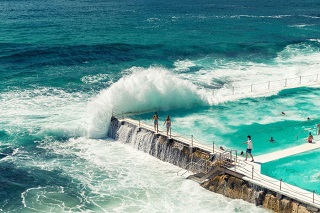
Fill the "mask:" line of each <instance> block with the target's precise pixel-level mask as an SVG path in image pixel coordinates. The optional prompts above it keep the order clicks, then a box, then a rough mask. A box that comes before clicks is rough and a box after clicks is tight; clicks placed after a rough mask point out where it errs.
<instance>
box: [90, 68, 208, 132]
mask: <svg viewBox="0 0 320 213" xmlns="http://www.w3.org/2000/svg"><path fill="white" fill-rule="evenodd" d="M200 91H201V90H198V89H197V87H196V86H195V85H194V84H192V83H190V82H189V81H187V80H182V79H180V78H179V77H178V76H177V75H175V74H172V73H171V72H170V71H168V70H166V69H164V68H156V67H150V68H148V69H143V68H136V69H135V70H134V71H133V72H132V73H131V74H129V75H127V76H124V77H123V78H121V79H120V80H119V81H118V82H116V83H114V84H113V85H112V86H111V87H109V88H107V89H105V90H103V91H101V92H100V94H99V95H97V96H96V97H95V98H94V99H93V100H92V101H91V102H90V103H89V105H88V109H89V114H90V115H91V118H90V121H89V127H88V137H91V138H103V137H105V136H106V135H107V130H108V128H109V124H110V118H111V116H112V113H113V112H114V111H117V112H118V113H119V112H120V113H121V112H143V111H150V110H161V109H162V110H164V109H174V108H184V107H190V106H192V105H205V104H206V103H207V102H206V99H205V97H204V96H203V95H202V93H201V92H200Z"/></svg>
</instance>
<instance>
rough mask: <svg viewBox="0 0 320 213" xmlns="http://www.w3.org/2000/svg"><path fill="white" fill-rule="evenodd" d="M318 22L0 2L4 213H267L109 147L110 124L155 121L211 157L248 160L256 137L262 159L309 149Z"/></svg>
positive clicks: (299, 15)
mask: <svg viewBox="0 0 320 213" xmlns="http://www.w3.org/2000/svg"><path fill="white" fill-rule="evenodd" d="M318 8H320V2H319V1H318V0H305V1H299V0H292V1H284V0H277V1H275V0H260V1H249V0H241V1H239V0H224V1H220V0H210V1H209V0H199V1H191V0H179V1H177V0H173V1H172V0H171V1H169V0H160V1H154V0H149V1H144V0H130V1H129V0H120V1H115V0H108V1H106V0H94V1H93V0H50V1H48V0H44V1H40V0H26V1H21V0H10V1H9V0H0V32H1V33H0V79H1V84H0V211H2V212H230V213H231V212H243V213H244V212H266V210H264V209H262V208H260V207H256V206H254V205H253V204H249V203H246V202H244V201H242V200H230V199H228V198H225V197H223V196H221V195H218V194H214V193H212V192H209V191H207V190H205V189H203V188H201V187H200V186H198V184H196V183H194V182H192V181H190V180H186V179H185V178H183V177H180V176H177V175H176V172H177V171H178V170H179V168H178V167H175V166H173V165H170V164H168V163H165V162H162V161H160V160H158V159H156V158H154V157H152V156H149V155H147V154H145V153H143V152H141V151H138V150H136V149H135V148H133V147H131V146H129V145H127V144H123V143H121V141H114V140H112V139H110V138H108V137H107V131H108V128H109V121H110V118H111V116H112V114H113V113H114V111H115V110H116V111H117V112H124V113H126V112H130V113H134V114H136V115H135V118H137V119H142V121H143V122H145V123H148V124H150V125H152V120H151V118H152V114H153V113H154V112H155V111H157V112H158V114H159V116H160V120H161V121H164V119H165V117H166V116H167V115H170V116H171V118H172V131H173V132H175V133H176V134H181V135H183V136H185V137H190V136H191V135H193V137H194V138H195V139H196V140H197V141H199V142H202V143H204V144H208V145H211V144H212V143H215V144H217V145H218V146H223V147H226V148H230V149H237V150H239V151H240V150H245V146H244V145H243V144H241V143H242V142H244V141H245V140H246V137H247V135H251V136H252V140H253V155H259V154H264V153H269V152H272V151H276V150H280V149H284V148H288V147H292V146H295V145H299V144H301V143H305V137H306V134H308V132H312V134H315V133H316V129H315V126H316V125H317V124H318V123H319V122H320V117H319V108H320V102H319V95H320V88H319V83H320V78H319V74H320V36H319V35H320V13H319V9H318ZM311 83H312V85H310V84H311ZM281 112H285V115H282V114H281ZM308 117H309V118H310V120H308V119H307V118H308ZM160 124H161V128H163V126H162V123H161V122H160ZM271 136H272V137H274V139H275V142H274V143H270V142H269V141H268V140H269V138H270V137H271ZM308 160H309V159H308V158H304V161H308ZM297 178H299V177H297ZM315 181H319V180H315Z"/></svg>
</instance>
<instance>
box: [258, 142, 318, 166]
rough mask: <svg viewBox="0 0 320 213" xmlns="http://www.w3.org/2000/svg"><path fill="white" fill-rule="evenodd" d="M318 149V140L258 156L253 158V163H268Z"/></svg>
mask: <svg viewBox="0 0 320 213" xmlns="http://www.w3.org/2000/svg"><path fill="white" fill-rule="evenodd" d="M318 148H320V140H317V141H315V142H313V143H305V144H301V145H299V146H295V147H291V148H288V149H284V150H279V151H276V152H272V153H268V154H264V155H259V156H257V157H255V161H256V162H258V163H266V162H269V161H273V160H277V159H280V158H284V157H288V156H291V155H295V154H299V153H303V152H307V151H310V150H314V149H318Z"/></svg>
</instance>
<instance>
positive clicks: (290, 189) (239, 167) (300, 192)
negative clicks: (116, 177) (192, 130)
mask: <svg viewBox="0 0 320 213" xmlns="http://www.w3.org/2000/svg"><path fill="white" fill-rule="evenodd" d="M123 120H124V121H126V122H128V123H131V124H133V125H136V126H139V127H141V128H144V129H147V130H150V131H152V132H154V128H153V126H150V125H148V124H144V123H140V122H139V121H137V120H133V119H128V118H126V119H123ZM120 121H121V120H120ZM157 134H160V135H164V136H166V131H164V130H160V131H159V132H158V133H157ZM171 138H173V139H175V140H177V141H180V142H182V143H186V144H189V145H190V146H193V147H198V148H200V149H203V150H206V151H209V152H213V147H212V146H208V145H204V144H202V143H200V142H197V141H194V140H192V139H187V138H185V137H183V136H180V135H178V134H173V133H172V135H171ZM316 140H317V141H316V142H314V143H312V144H309V143H305V144H302V145H299V146H296V147H292V148H288V149H285V150H280V151H276V152H273V153H269V154H264V155H260V156H255V161H254V162H250V161H244V158H243V157H242V156H238V158H237V162H236V163H235V165H234V166H233V167H230V168H229V170H230V171H234V172H237V173H239V174H242V175H244V177H243V179H244V180H246V181H248V182H251V183H253V184H256V185H259V186H262V187H265V188H267V189H270V190H272V191H274V192H276V193H279V194H282V195H285V196H287V197H289V198H294V199H295V200H298V201H300V202H302V203H304V204H307V205H310V206H314V207H316V208H320V196H319V195H318V194H315V193H314V192H310V191H307V190H304V189H301V188H299V187H296V186H293V185H290V184H288V183H285V182H283V181H282V180H277V179H274V178H272V177H269V176H266V175H263V174H261V163H265V162H268V161H272V160H276V159H280V158H284V157H287V156H290V155H294V154H298V153H302V152H307V151H310V150H313V149H317V148H320V140H319V138H316ZM214 152H215V153H217V152H218V153H223V151H222V150H220V149H219V148H217V147H215V148H214Z"/></svg>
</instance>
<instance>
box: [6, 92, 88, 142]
mask: <svg viewBox="0 0 320 213" xmlns="http://www.w3.org/2000/svg"><path fill="white" fill-rule="evenodd" d="M87 98H88V97H87V95H84V94H82V93H79V92H78V93H67V92H65V91H63V90H60V89H56V88H45V87H43V88H38V89H30V90H23V91H21V90H18V89H16V90H10V91H8V92H3V93H1V94H0V99H1V100H3V101H1V102H0V108H1V111H0V117H1V121H0V122H1V123H2V128H3V129H4V130H6V131H7V132H9V133H10V134H11V133H14V132H15V131H18V132H20V131H21V130H22V129H25V130H26V131H28V132H29V134H31V135H35V134H37V135H39V136H41V135H42V134H44V135H46V134H47V133H49V135H51V133H52V134H59V135H61V134H63V135H83V127H82V124H83V121H84V118H85V109H86V108H85V106H86V100H87ZM50 132H51V133H50Z"/></svg>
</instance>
